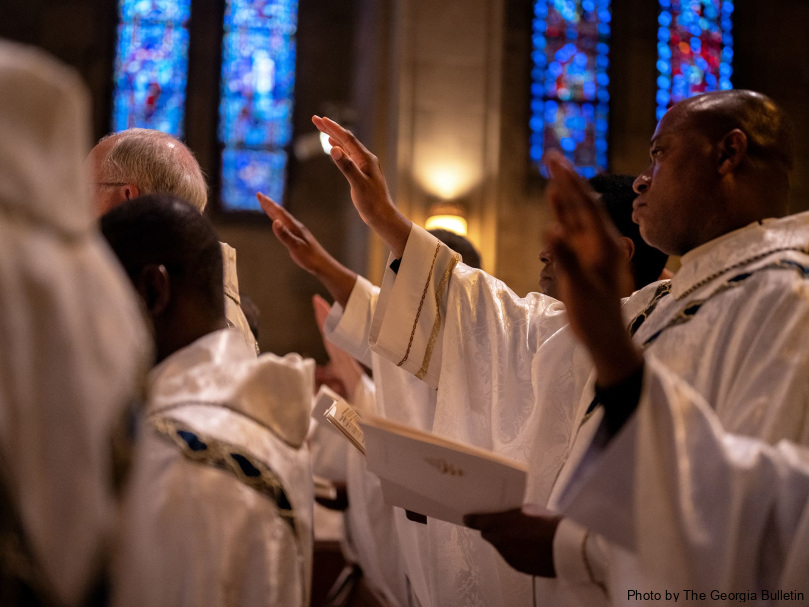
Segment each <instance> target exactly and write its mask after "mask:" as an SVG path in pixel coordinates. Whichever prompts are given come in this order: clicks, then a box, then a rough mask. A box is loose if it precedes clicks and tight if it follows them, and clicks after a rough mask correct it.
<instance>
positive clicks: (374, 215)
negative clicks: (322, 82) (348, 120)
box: [312, 116, 412, 258]
mask: <svg viewBox="0 0 809 607" xmlns="http://www.w3.org/2000/svg"><path fill="white" fill-rule="evenodd" d="M312 122H313V123H314V125H315V126H316V127H317V128H318V129H319V130H320V131H321V132H323V133H325V134H326V135H328V136H329V143H331V145H332V146H333V147H332V149H331V157H332V160H334V163H335V164H336V165H337V168H339V169H340V171H341V172H342V173H343V175H345V178H346V179H347V180H348V183H349V185H350V186H351V200H352V201H353V202H354V206H355V207H356V208H357V211H358V212H359V214H360V217H361V218H362V220H363V221H364V222H365V223H366V224H368V226H370V228H371V229H372V230H373V231H374V232H376V233H377V234H379V236H380V237H381V238H382V240H384V241H385V242H386V243H387V244H388V246H389V247H390V249H391V251H392V252H393V254H394V256H396V257H397V258H399V257H401V256H402V254H403V253H404V250H405V245H406V244H407V237H408V236H409V234H410V227H411V225H412V223H411V221H410V220H409V219H407V218H406V217H405V216H404V215H402V214H401V213H400V212H399V211H398V209H397V208H396V206H395V205H394V204H393V200H392V199H391V197H390V192H388V185H387V183H385V175H384V174H383V173H382V167H381V166H380V164H379V159H378V158H377V157H376V156H374V155H373V154H371V152H369V151H368V150H367V149H366V147H365V146H364V145H362V144H361V143H360V142H359V140H358V139H357V138H356V137H355V136H354V135H353V133H351V131H348V130H346V129H344V128H343V127H342V126H340V125H339V124H337V123H336V122H334V121H333V120H330V119H328V118H321V117H320V116H313V117H312Z"/></svg>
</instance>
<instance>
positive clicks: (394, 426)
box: [360, 415, 528, 525]
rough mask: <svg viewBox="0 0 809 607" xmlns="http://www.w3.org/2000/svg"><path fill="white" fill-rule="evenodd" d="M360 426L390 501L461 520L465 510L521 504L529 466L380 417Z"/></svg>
mask: <svg viewBox="0 0 809 607" xmlns="http://www.w3.org/2000/svg"><path fill="white" fill-rule="evenodd" d="M360 425H361V427H362V429H363V431H364V433H365V447H366V449H367V458H368V460H367V461H368V470H370V471H371V472H373V473H374V474H376V475H377V476H378V477H379V478H380V480H381V484H382V495H383V497H384V499H385V502H386V503H387V504H390V505H392V506H399V507H401V508H405V509H407V510H411V511H413V512H417V513H419V514H423V515H425V516H428V517H432V518H437V519H441V520H443V521H448V522H450V523H455V524H457V525H462V524H463V516H464V515H465V514H473V513H476V512H499V511H501V510H509V509H511V508H519V507H520V506H522V503H523V499H524V497H525V484H526V479H527V474H528V469H527V467H526V466H525V465H523V464H520V463H518V462H515V461H512V460H509V459H507V458H505V457H502V456H501V455H498V454H496V453H493V452H491V451H486V450H485V449H479V448H477V447H472V446H470V445H465V444H463V443H459V442H456V441H453V440H449V439H446V438H443V437H441V436H438V435H437V434H431V433H429V432H423V431H421V430H417V429H415V428H412V427H410V426H405V425H403V424H398V423H395V422H391V421H389V420H386V419H382V418H380V417H376V416H370V415H367V416H364V417H363V418H362V419H361V420H360Z"/></svg>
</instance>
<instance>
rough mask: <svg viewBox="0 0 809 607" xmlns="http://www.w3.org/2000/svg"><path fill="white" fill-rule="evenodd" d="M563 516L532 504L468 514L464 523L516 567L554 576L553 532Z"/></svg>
mask: <svg viewBox="0 0 809 607" xmlns="http://www.w3.org/2000/svg"><path fill="white" fill-rule="evenodd" d="M561 520H562V517H561V516H559V515H558V514H554V513H552V512H550V511H549V510H545V509H543V508H540V507H539V506H535V505H533V504H526V505H525V506H523V507H522V509H515V510H506V511H505V512H495V513H492V514H469V515H467V516H465V517H464V524H465V525H466V526H467V527H471V528H472V529H478V530H479V531H480V534H481V537H483V539H484V540H486V541H487V542H489V543H490V544H492V545H493V546H494V547H495V548H497V551H498V552H499V553H500V555H501V556H502V557H503V558H504V559H505V560H506V562H507V563H508V564H509V565H511V566H512V567H514V569H516V570H517V571H522V572H523V573H527V574H529V575H538V576H541V577H556V569H555V567H554V565H553V536H554V535H555V533H556V527H558V526H559V521H561Z"/></svg>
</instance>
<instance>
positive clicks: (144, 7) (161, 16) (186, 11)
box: [120, 0, 191, 23]
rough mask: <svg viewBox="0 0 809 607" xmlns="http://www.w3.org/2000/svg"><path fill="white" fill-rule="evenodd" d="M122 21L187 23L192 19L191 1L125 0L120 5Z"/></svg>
mask: <svg viewBox="0 0 809 607" xmlns="http://www.w3.org/2000/svg"><path fill="white" fill-rule="evenodd" d="M120 13H121V21H122V22H124V23H128V22H131V21H134V20H135V19H147V20H149V21H161V22H165V23H185V22H186V21H188V19H189V18H190V17H191V3H190V1H185V2H184V1H182V0H180V1H178V0H124V1H123V2H121V3H120Z"/></svg>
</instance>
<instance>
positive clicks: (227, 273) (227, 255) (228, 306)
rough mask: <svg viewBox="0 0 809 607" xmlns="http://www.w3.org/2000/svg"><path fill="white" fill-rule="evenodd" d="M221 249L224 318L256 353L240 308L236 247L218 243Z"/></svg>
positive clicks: (250, 333) (248, 325)
mask: <svg viewBox="0 0 809 607" xmlns="http://www.w3.org/2000/svg"><path fill="white" fill-rule="evenodd" d="M219 246H220V248H221V249H222V273H223V279H224V280H223V282H224V288H225V318H227V319H228V322H229V323H230V325H231V326H232V327H235V328H236V329H238V330H239V331H240V332H241V334H242V337H244V340H245V341H246V342H247V345H249V346H250V347H251V348H252V349H253V350H254V351H255V352H256V354H258V344H257V343H256V338H255V336H254V335H253V332H252V331H251V330H250V324H249V323H248V322H247V318H246V317H245V315H244V311H243V310H242V298H241V295H240V294H239V275H238V274H237V273H236V249H234V248H233V247H232V246H230V245H229V244H226V243H224V242H220V243H219Z"/></svg>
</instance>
